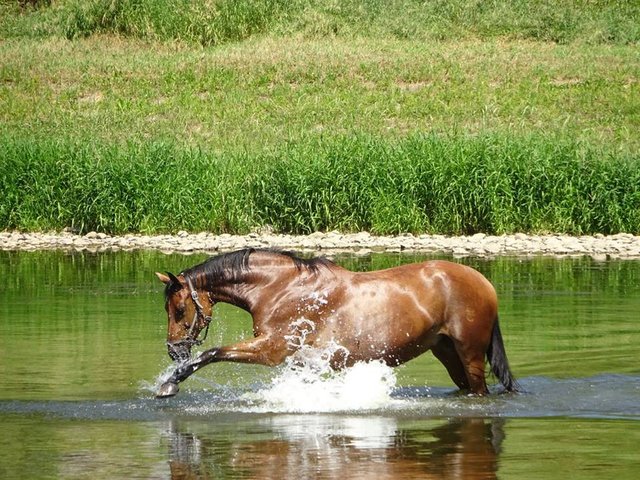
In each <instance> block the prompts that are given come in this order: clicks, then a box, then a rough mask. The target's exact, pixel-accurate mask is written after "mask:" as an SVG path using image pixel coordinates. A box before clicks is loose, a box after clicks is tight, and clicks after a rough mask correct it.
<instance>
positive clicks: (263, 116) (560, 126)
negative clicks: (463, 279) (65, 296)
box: [0, 0, 640, 234]
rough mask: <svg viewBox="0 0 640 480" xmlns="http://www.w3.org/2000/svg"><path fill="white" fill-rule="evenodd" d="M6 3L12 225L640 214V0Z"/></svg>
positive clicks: (1, 73)
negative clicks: (639, 152) (615, 0)
mask: <svg viewBox="0 0 640 480" xmlns="http://www.w3.org/2000/svg"><path fill="white" fill-rule="evenodd" d="M20 3H23V4H24V5H23V6H20ZM0 18H1V19H2V20H0V172H2V173H0V191H1V192H2V198H1V199H0V228H3V229H24V230H44V229H62V228H64V227H72V228H74V229H77V230H78V231H81V232H85V231H88V230H101V231H106V232H112V233H122V232H129V231H142V232H147V233H152V232H167V231H168V232H175V231H177V230H180V229H185V230H190V231H199V230H209V231H213V232H232V233H243V232H247V231H250V230H251V229H254V228H258V227H260V226H264V225H271V226H272V227H274V228H275V229H276V230H277V231H282V232H296V233H305V232H311V231H314V230H330V229H340V230H343V231H356V230H361V229H366V230H371V231H372V232H375V233H381V234H382V233H399V232H407V231H410V232H416V233H418V232H434V233H435V232H438V233H451V234H457V233H458V234H459V233H473V232H478V231H483V232H486V233H508V232H515V231H526V232H563V233H576V234H578V233H596V232H601V233H615V232H620V231H627V232H632V233H640V157H639V156H638V151H639V147H640V136H639V135H638V133H637V132H638V131H640V83H639V82H638V79H639V78H640V54H639V53H638V43H639V41H640V5H638V3H637V2H632V1H627V2H625V1H622V2H620V1H617V2H613V1H585V0H572V1H571V0H567V1H563V2H555V1H551V0H537V1H529V2H524V1H512V2H507V1H490V2H475V1H471V0H455V1H447V2H444V1H432V2H419V1H414V0H395V1H391V2H383V1H380V0H351V1H340V2H338V1H329V2H327V1H322V2H321V1H306V2H303V1H301V0H300V1H297V0H294V1H287V2H285V1H282V0H256V1H248V0H247V1H242V0H241V1H231V0H218V1H200V2H188V1H186V0H162V1H153V2H152V1H148V0H136V1H134V0H91V1H85V2H79V1H71V0H68V1H34V2H8V1H3V2H1V3H0Z"/></svg>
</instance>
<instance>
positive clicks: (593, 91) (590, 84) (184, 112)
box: [0, 36, 640, 151]
mask: <svg viewBox="0 0 640 480" xmlns="http://www.w3.org/2000/svg"><path fill="white" fill-rule="evenodd" d="M0 57H1V58H2V59H3V61H2V63H1V64H0V65H1V66H0V131H5V132H15V131H23V130H24V129H25V128H27V129H29V130H30V131H31V132H32V134H33V135H34V136H42V137H44V138H52V137H53V138H56V137H61V136H63V137H71V138H80V137H82V138H89V139H99V140H101V141H109V142H116V143H117V142H127V141H136V142H147V141H150V140H153V141H158V140H162V141H175V142H177V143H180V144H188V145H198V146H200V147H202V148H206V149H211V150H216V151H227V150H230V149H231V150H238V149H240V150H244V149H249V150H254V151H256V150H257V151H260V150H263V149H264V148H272V147H276V148H278V145H280V144H282V143H283V142H286V141H290V140H297V139H300V138H303V137H308V136H325V137H326V136H331V135H334V134H339V135H343V134H346V133H349V132H358V133H365V134H370V135H380V136H383V137H387V138H397V137H403V136H406V135H408V134H413V133H416V132H421V133H423V132H439V133H444V134H447V135H450V134H452V133H457V134H461V135H466V134H471V135H475V134H478V133H484V132H493V133H495V132H501V133H502V134H504V135H514V134H515V135H521V134H529V133H540V134H541V135H546V134H548V133H550V132H553V133H554V134H555V133H558V132H561V133H563V134H564V135H566V136H567V137H568V138H573V139H579V140H584V141H586V142H590V143H595V144H602V143H605V144H608V145H610V146H611V147H612V148H614V149H627V150H631V149H633V150H635V149H637V147H638V145H639V143H640V137H638V135H636V133H635V132H637V131H638V130H639V129H640V86H639V84H638V81H637V79H638V78H639V76H640V62H639V61H638V53H637V49H636V48H631V47H626V46H611V45H597V46H589V47H588V48H587V47H583V46H577V45H569V46H558V45H554V44H547V43H533V42H527V41H512V42H508V43H504V42H502V41H477V40H468V41H465V42H455V43H435V44H424V43H421V42H408V41H399V40H380V39H370V40H364V39H360V40H344V39H331V40H322V41H319V40H300V39H294V38H288V37H287V38H259V39H254V40H248V41H245V42H243V43H240V44H234V45H228V46H224V47H219V48H216V49H206V50H203V49H200V48H191V47H186V46H184V45H175V44H155V43H153V44H148V43H145V42H141V41H138V40H129V39H124V38H122V37H103V36H99V37H93V38H90V39H87V40H77V41H73V42H69V41H67V40H62V39H58V38H52V39H46V40H38V41H33V40H16V41H7V42H5V43H3V44H0Z"/></svg>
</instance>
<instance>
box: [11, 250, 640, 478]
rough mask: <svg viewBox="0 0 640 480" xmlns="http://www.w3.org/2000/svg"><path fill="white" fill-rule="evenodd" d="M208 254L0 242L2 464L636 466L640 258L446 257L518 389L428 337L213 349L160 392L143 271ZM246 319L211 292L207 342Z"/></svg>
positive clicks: (203, 474) (425, 472)
mask: <svg viewBox="0 0 640 480" xmlns="http://www.w3.org/2000/svg"><path fill="white" fill-rule="evenodd" d="M205 258H206V256H205V255H192V256H182V255H164V254H161V253H156V252H148V251H137V252H119V253H101V254H91V253H86V252H84V253H64V252H51V251H46V252H0V274H1V276H2V282H1V284H0V424H1V425H2V434H1V435H0V478H16V479H20V478H25V479H37V478H69V479H81V478H87V479H89V478H90V479H101V478H144V479H168V478H174V479H178V478H234V479H236V478H238V479H240V478H247V479H258V478H260V479H264V478H319V479H369V478H376V479H396V478H398V479H412V478H446V479H475V478H478V479H480V478H482V479H490V478H502V479H505V478H519V479H521V478H527V479H529V478H545V479H556V478H557V479H563V480H564V479H566V478H581V479H582V478H585V479H591V478H593V479H602V478H616V479H626V478H629V479H631V478H633V479H635V478H637V475H638V471H639V469H640V447H639V445H640V367H639V366H638V361H639V360H640V346H639V345H640V261H637V260H615V261H595V260H593V259H590V258H565V259H554V258H541V257H536V258H530V259H522V258H520V259H518V258H497V259H491V260H489V259H476V258H465V259H458V260H456V261H460V262H463V263H466V264H469V265H471V266H473V267H475V268H477V269H478V270H480V271H482V272H483V273H484V274H485V275H486V276H487V277H488V278H489V279H490V280H491V281H492V282H493V283H494V285H495V286H496V289H497V291H498V295H499V298H500V302H501V306H500V318H501V326H502V330H503V335H504V337H505V344H506V349H507V353H508V355H509V359H510V362H511V365H512V369H513V371H514V373H515V375H516V376H517V378H518V379H519V381H520V383H521V385H522V386H523V387H524V390H525V392H524V393H521V394H517V395H510V394H507V395H505V394H494V395H491V396H488V397H485V398H472V397H466V396H461V395H458V394H456V392H455V390H454V388H453V386H452V383H451V381H450V380H449V378H448V376H447V375H446V373H445V371H444V368H443V367H442V366H441V365H440V364H439V362H437V361H436V360H435V359H434V358H433V356H432V355H431V354H425V355H423V356H421V357H419V358H418V359H416V360H414V361H412V362H410V363H409V364H407V365H405V366H402V367H399V368H397V369H390V368H388V367H385V366H383V365H380V364H377V363H371V364H361V365H356V366H355V367H354V368H353V369H350V370H347V371H344V372H340V373H338V374H327V373H326V372H325V373H318V372H322V368H318V366H317V365H314V363H313V361H312V360H313V359H310V361H309V366H308V367H299V366H295V367H294V366H287V365H283V366H281V367H278V368H274V369H270V368H266V367H260V366H249V365H234V364H216V365H212V366H210V367H207V368H206V369H203V370H202V371H200V372H198V374H196V375H194V376H193V377H191V378H190V379H189V380H188V381H187V382H185V383H184V384H183V385H182V387H181V392H180V393H179V395H178V396H176V397H174V398H171V399H164V400H157V399H155V398H154V392H155V389H156V388H157V386H158V385H159V383H160V382H161V379H162V377H163V375H166V374H167V372H168V371H169V369H170V364H171V362H170V359H169V357H168V356H167V355H166V348H165V346H164V336H165V329H166V316H165V312H164V309H163V297H162V290H163V288H162V287H163V286H162V285H161V284H160V283H159V282H158V281H157V279H156V278H155V276H154V275H153V272H154V271H156V270H160V271H165V270H170V271H173V272H178V271H180V270H182V269H184V268H186V267H188V266H191V265H194V264H196V263H199V262H201V261H202V260H204V259H205ZM425 258H427V257H425V256H420V255H408V254H398V255H377V254H376V255H372V256H367V257H362V258H356V257H353V256H340V257H337V258H336V261H337V262H338V263H340V264H342V265H344V266H347V267H348V268H351V269H356V270H369V269H379V268H385V267H389V266H393V265H399V264H402V263H407V262H412V261H418V260H423V259H425ZM431 258H433V257H431ZM250 331H251V323H250V318H249V317H248V316H247V315H246V314H245V313H244V312H241V311H239V310H237V309H234V308H233V307H230V306H225V305H218V306H216V312H215V315H214V323H213V324H212V327H211V331H210V333H209V338H208V340H207V342H206V343H207V346H208V347H211V346H214V345H216V344H223V343H229V342H233V341H236V340H238V339H240V338H243V337H246V336H248V335H249V334H250ZM315 361H318V360H317V359H315Z"/></svg>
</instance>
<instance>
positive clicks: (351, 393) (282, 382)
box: [244, 343, 396, 413]
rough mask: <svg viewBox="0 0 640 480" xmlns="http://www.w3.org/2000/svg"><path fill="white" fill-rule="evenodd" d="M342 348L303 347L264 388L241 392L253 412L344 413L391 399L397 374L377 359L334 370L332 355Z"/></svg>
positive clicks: (377, 405)
mask: <svg viewBox="0 0 640 480" xmlns="http://www.w3.org/2000/svg"><path fill="white" fill-rule="evenodd" d="M341 350H345V349H344V347H342V346H340V345H338V344H336V343H332V344H330V345H329V346H328V347H327V348H325V349H316V348H312V347H309V346H303V347H302V348H300V350H298V351H297V352H296V354H294V355H292V356H291V357H289V358H288V359H287V360H286V362H285V365H284V366H283V367H282V368H281V371H280V372H279V373H278V374H277V375H276V377H275V378H273V380H272V381H271V384H270V385H268V386H267V387H266V388H263V389H260V390H258V391H256V392H249V393H246V394H245V395H244V397H245V400H250V401H251V403H252V404H253V407H251V409H250V410H251V411H255V412H287V413H310V412H344V411H356V410H371V409H378V408H381V407H384V406H386V405H388V404H389V403H390V402H391V392H392V391H393V389H394V387H395V385H396V376H395V373H394V371H393V369H392V368H391V367H388V366H387V365H385V364H384V363H382V362H380V361H371V362H359V363H356V364H355V365H354V366H353V367H350V368H347V369H344V370H341V371H334V370H332V369H331V367H330V359H331V357H332V356H333V355H334V354H335V353H336V352H338V351H341Z"/></svg>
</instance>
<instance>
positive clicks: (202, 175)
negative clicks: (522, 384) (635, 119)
mask: <svg viewBox="0 0 640 480" xmlns="http://www.w3.org/2000/svg"><path fill="white" fill-rule="evenodd" d="M2 140H3V141H2V142H0V169H1V171H2V172H3V176H2V177H1V178H2V182H1V183H0V187H1V189H2V191H3V192H4V200H3V203H2V208H1V209H0V224H2V225H6V226H7V227H8V228H18V229H26V230H48V229H61V228H63V227H65V226H72V227H73V228H75V229H77V230H78V231H80V232H86V231H89V230H99V231H106V232H112V233H124V232H130V231H141V232H145V233H156V232H166V231H176V230H178V229H188V230H191V231H212V232H217V233H223V232H240V233H246V232H248V231H250V230H251V229H252V228H255V227H258V226H264V225H270V226H272V227H273V228H274V229H275V230H276V231H279V232H292V233H310V232H312V231H317V230H333V229H339V230H343V231H355V230H369V231H371V232H373V233H377V234H393V233H401V232H407V231H409V232H416V233H418V232H431V233H449V234H461V233H464V234H471V233H475V232H492V233H510V232H516V231H533V232H566V233H573V234H587V233H597V232H601V233H613V232H620V231H628V232H637V231H638V230H637V227H638V225H640V165H639V163H638V161H637V159H632V158H628V157H627V156H625V155H613V156H612V155H611V154H606V153H603V152H602V151H601V150H596V149H585V148H584V147H581V146H580V145H577V144H575V143H568V144H566V143H562V142H554V141H552V139H545V140H541V139H539V138H533V139H526V138H519V139H505V138H504V137H492V136H485V137H479V138H475V139H456V138H452V139H447V138H442V137H438V136H415V137H409V138H407V139H404V140H402V141H399V142H390V141H384V140H380V139H374V138H371V137H351V136H349V137H344V138H342V139H334V141H333V142H331V143H328V142H326V141H324V142H320V143H319V142H317V141H307V142H302V143H297V144H289V145H288V146H287V147H286V148H284V149H282V150H281V151H279V152H277V153H273V152H272V153H265V154H258V155H253V154H251V155H249V154H237V153H236V154H222V155H216V154H211V153H206V152H203V151H201V150H197V149H176V148H175V147H174V146H170V145H145V146H143V147H140V146H136V145H129V146H120V147H116V146H113V145H105V146H96V145H94V146H93V147H87V146H83V145H77V144H71V143H51V142H46V141H45V142H34V141H33V140H32V139H28V140H20V139H15V138H3V139H2ZM132 158H135V159H136V161H135V162H132V161H131V159H132Z"/></svg>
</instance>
